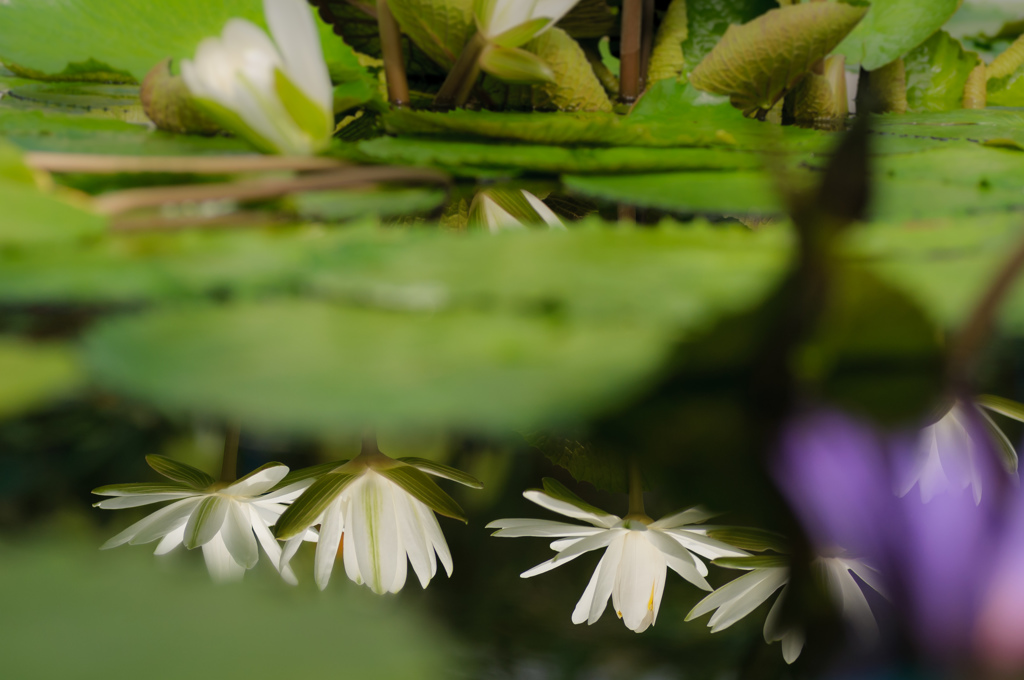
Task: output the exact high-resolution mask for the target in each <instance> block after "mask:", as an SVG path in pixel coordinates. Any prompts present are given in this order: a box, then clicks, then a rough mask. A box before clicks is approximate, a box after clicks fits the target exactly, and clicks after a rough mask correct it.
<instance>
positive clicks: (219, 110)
mask: <svg viewBox="0 0 1024 680" xmlns="http://www.w3.org/2000/svg"><path fill="white" fill-rule="evenodd" d="M195 101H196V104H198V105H199V107H200V108H201V109H202V110H203V111H204V112H205V113H206V115H208V116H209V117H210V118H212V119H213V120H215V121H217V123H218V124H219V125H220V126H221V127H222V128H224V129H225V130H228V131H229V132H231V133H232V134H235V135H237V136H239V137H241V138H242V139H244V140H245V141H247V142H249V143H250V144H252V145H253V146H254V147H255V148H256V150H257V151H260V152H262V153H266V154H276V153H280V152H281V150H280V149H278V148H277V147H276V146H275V145H274V144H272V143H271V142H270V140H268V139H267V138H266V137H264V136H263V135H261V134H259V133H257V132H256V131H255V130H253V129H252V128H251V127H250V126H249V124H248V123H246V122H245V120H243V119H242V117H241V116H239V115H238V114H237V113H235V112H234V111H232V110H231V109H229V108H228V107H226V106H223V105H221V104H218V103H217V102H215V101H213V100H212V99H206V98H204V97H196V98H195Z"/></svg>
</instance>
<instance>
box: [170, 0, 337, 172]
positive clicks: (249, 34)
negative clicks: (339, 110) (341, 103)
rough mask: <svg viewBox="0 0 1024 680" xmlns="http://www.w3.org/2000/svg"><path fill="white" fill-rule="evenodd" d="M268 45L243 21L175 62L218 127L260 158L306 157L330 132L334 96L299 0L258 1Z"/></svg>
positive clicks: (327, 139) (262, 34)
mask: <svg viewBox="0 0 1024 680" xmlns="http://www.w3.org/2000/svg"><path fill="white" fill-rule="evenodd" d="M263 10H264V15H265V16H266V20H267V25H268V26H269V27H270V33H271V35H272V36H273V39H271V38H270V37H269V36H268V35H267V34H266V33H265V32H264V31H263V30H262V29H261V28H259V27H258V26H256V25H255V24H253V23H252V22H250V21H246V20H244V19H231V20H229V21H228V22H227V24H226V25H225V26H224V31H223V33H222V34H221V36H220V37H219V38H206V39H205V40H203V41H202V42H201V43H200V44H199V47H198V49H197V50H196V56H195V59H194V60H187V59H186V60H184V61H182V63H181V75H182V78H184V80H185V84H186V85H187V86H188V89H189V91H190V92H191V93H192V95H193V96H194V97H195V98H196V99H197V100H198V101H199V103H200V104H201V105H202V106H203V107H204V108H205V109H206V110H207V112H208V113H209V114H210V115H211V116H212V117H213V118H214V119H216V120H217V122H218V123H220V124H221V125H222V126H223V127H224V128H226V129H228V130H230V131H231V132H234V133H236V134H238V135H240V136H242V137H244V138H246V139H247V140H248V141H249V142H250V143H252V144H253V145H254V146H256V147H257V148H259V149H260V150H261V151H264V152H266V153H280V154H289V155H310V154H314V153H318V152H320V151H322V150H324V149H325V148H326V147H327V145H328V144H329V143H330V139H331V135H332V134H333V132H334V112H333V90H332V87H331V79H330V75H329V74H328V72H327V64H326V62H325V61H324V56H323V51H322V49H321V46H320V36H319V33H318V32H317V28H316V23H315V21H314V20H313V16H312V14H311V9H310V7H309V6H308V5H307V4H306V3H305V2H304V0H264V2H263Z"/></svg>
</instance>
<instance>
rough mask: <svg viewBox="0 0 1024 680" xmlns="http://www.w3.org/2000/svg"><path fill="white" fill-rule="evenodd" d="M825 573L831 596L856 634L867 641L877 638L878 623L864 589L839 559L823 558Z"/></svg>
mask: <svg viewBox="0 0 1024 680" xmlns="http://www.w3.org/2000/svg"><path fill="white" fill-rule="evenodd" d="M822 562H823V563H824V564H825V573H826V574H827V575H828V584H829V590H830V591H831V592H832V597H833V598H835V600H836V601H837V602H838V603H839V606H840V609H841V610H842V612H843V616H844V617H845V618H846V620H847V621H849V622H850V623H851V624H853V627H854V628H855V629H856V630H857V632H858V634H860V636H861V637H862V638H863V639H864V640H865V641H867V642H875V641H876V640H878V636H879V632H878V623H877V622H876V621H875V615H874V614H872V613H871V607H870V605H868V600H867V598H866V597H864V591H862V590H861V589H860V585H858V584H857V582H856V581H855V580H854V578H853V576H851V575H850V572H849V570H848V569H847V568H846V565H844V564H843V563H842V561H841V560H835V559H824V560H822Z"/></svg>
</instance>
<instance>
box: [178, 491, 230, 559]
mask: <svg viewBox="0 0 1024 680" xmlns="http://www.w3.org/2000/svg"><path fill="white" fill-rule="evenodd" d="M230 504H231V501H229V500H228V499H227V498H224V497H223V496H206V497H205V498H203V499H202V501H201V502H200V504H199V506H198V507H197V508H196V510H195V511H194V512H193V513H192V514H191V515H190V516H189V518H188V522H187V523H186V524H185V547H186V548H190V549H191V548H197V547H199V546H201V545H205V544H206V543H208V542H209V541H210V540H212V539H213V537H214V536H216V535H217V534H219V533H220V530H221V527H222V526H224V520H225V519H226V518H227V516H228V506H229V505H230ZM192 537H194V540H193V538H192ZM190 541H192V545H189V543H190Z"/></svg>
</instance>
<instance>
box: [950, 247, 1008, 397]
mask: <svg viewBox="0 0 1024 680" xmlns="http://www.w3.org/2000/svg"><path fill="white" fill-rule="evenodd" d="M1022 273H1024V240H1022V241H1021V242H1020V244H1018V245H1017V247H1016V249H1015V250H1014V251H1013V253H1012V254H1011V255H1010V258H1009V259H1008V260H1007V261H1006V264H1004V265H1003V267H1002V269H1000V271H999V273H998V274H997V275H996V278H995V279H994V280H993V281H992V284H991V285H990V286H989V287H988V290H986V291H985V295H984V296H983V297H982V298H981V302H979V303H978V306H977V307H975V308H974V311H973V312H972V313H971V317H970V319H968V321H967V323H966V324H965V325H964V328H963V330H962V331H961V332H960V333H959V334H958V335H957V336H956V339H955V340H954V343H953V347H952V349H951V351H950V354H949V373H950V379H951V380H952V382H953V385H954V388H957V389H963V388H967V387H968V386H969V384H970V375H971V373H972V369H973V367H974V360H975V358H976V357H977V356H978V354H979V353H980V352H981V350H982V348H983V347H984V346H985V344H986V343H987V342H988V339H989V337H990V336H991V334H992V328H993V326H994V325H995V323H994V322H995V319H996V315H997V313H998V312H999V308H1000V307H1001V306H1002V304H1003V301H1004V300H1005V299H1006V297H1007V295H1009V294H1010V292H1011V290H1012V289H1013V284H1014V283H1016V282H1017V280H1018V279H1019V278H1020V276H1021V274H1022Z"/></svg>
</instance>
